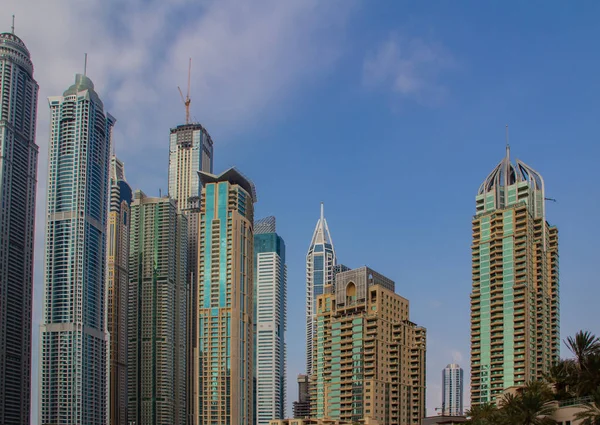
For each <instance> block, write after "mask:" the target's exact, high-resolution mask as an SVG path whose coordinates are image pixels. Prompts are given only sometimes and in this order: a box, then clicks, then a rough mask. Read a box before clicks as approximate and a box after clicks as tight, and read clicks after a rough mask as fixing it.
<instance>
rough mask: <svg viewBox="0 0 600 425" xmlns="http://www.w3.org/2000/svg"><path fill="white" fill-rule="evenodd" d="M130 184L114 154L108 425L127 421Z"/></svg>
mask: <svg viewBox="0 0 600 425" xmlns="http://www.w3.org/2000/svg"><path fill="white" fill-rule="evenodd" d="M131 201H132V193H131V187H130V186H129V185H128V184H127V181H126V180H125V168H124V166H123V163H122V162H121V161H119V159H118V158H117V157H116V156H114V155H113V156H112V157H111V159H110V210H109V212H108V237H107V242H108V246H107V260H106V261H107V264H106V266H107V270H108V273H107V276H106V286H107V291H108V332H109V333H110V389H109V392H110V396H109V399H110V425H127V340H128V336H127V310H128V305H129V303H128V300H127V298H128V296H129V294H128V292H129V290H128V288H129V220H130V217H131V214H130V212H131Z"/></svg>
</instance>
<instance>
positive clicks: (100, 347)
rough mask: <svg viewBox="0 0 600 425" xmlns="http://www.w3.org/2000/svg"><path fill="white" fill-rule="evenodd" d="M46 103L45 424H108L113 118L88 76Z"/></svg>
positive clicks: (42, 360) (42, 410)
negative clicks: (108, 226) (108, 264)
mask: <svg viewBox="0 0 600 425" xmlns="http://www.w3.org/2000/svg"><path fill="white" fill-rule="evenodd" d="M49 102H50V146H49V155H48V205H47V211H46V267H45V276H44V285H45V296H44V314H43V323H42V325H41V344H40V345H41V354H40V381H41V392H40V401H39V402H40V423H41V424H42V425H46V424H60V423H72V424H86V425H106V423H107V420H108V418H107V413H108V391H107V389H108V382H107V377H108V373H107V372H108V370H107V365H108V359H107V355H108V347H107V344H108V331H107V323H106V279H105V272H106V255H105V254H106V221H107V220H106V219H107V215H108V214H107V208H108V204H109V202H108V199H107V196H108V192H109V191H108V184H109V173H108V169H109V158H110V145H111V132H112V127H113V125H114V123H115V120H114V118H113V117H111V116H110V115H109V114H107V113H105V112H104V106H103V104H102V101H101V100H100V98H99V97H98V95H97V94H96V92H95V91H94V84H93V83H92V81H91V80H90V79H89V78H88V77H86V76H85V75H81V74H77V76H76V78H75V84H73V85H72V86H71V87H69V88H68V89H67V90H66V91H65V92H64V93H63V95H62V96H55V97H50V98H49Z"/></svg>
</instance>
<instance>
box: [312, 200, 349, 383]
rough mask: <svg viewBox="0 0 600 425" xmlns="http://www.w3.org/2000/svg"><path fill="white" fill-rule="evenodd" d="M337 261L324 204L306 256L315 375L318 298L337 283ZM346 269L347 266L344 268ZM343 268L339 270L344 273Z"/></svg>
mask: <svg viewBox="0 0 600 425" xmlns="http://www.w3.org/2000/svg"><path fill="white" fill-rule="evenodd" d="M336 264H337V259H336V256H335V249H334V247H333V241H332V240H331V235H330V234H329V226H327V220H325V214H324V212H323V204H322V203H321V217H320V218H319V221H317V225H316V227H315V231H314V233H313V237H312V240H311V241H310V247H309V248H308V253H307V254H306V372H307V374H308V375H309V376H310V375H311V374H312V373H313V340H314V337H315V320H316V318H317V297H318V296H319V295H321V294H323V290H324V288H325V286H327V285H333V284H334V283H335V266H336ZM343 267H344V268H345V266H343ZM342 270H343V268H341V269H339V271H342Z"/></svg>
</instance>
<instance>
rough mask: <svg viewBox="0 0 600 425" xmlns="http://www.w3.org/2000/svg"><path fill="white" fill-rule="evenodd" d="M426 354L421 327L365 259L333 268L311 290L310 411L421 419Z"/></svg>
mask: <svg viewBox="0 0 600 425" xmlns="http://www.w3.org/2000/svg"><path fill="white" fill-rule="evenodd" d="M425 354H426V331H425V328H422V327H420V326H417V325H415V324H414V323H413V322H411V321H410V319H409V303H408V300H407V299H405V298H402V297H401V296H400V295H398V294H396V293H394V282H393V281H391V280H390V279H388V278H386V277H385V276H382V275H380V274H379V273H376V272H375V271H373V270H371V269H369V268H367V267H362V268H359V269H355V270H350V271H347V272H342V273H339V274H338V275H337V276H336V284H335V290H334V289H333V286H332V285H328V286H327V287H326V289H325V293H324V294H323V295H320V296H319V297H317V320H316V332H315V339H314V345H313V365H314V372H313V375H312V376H311V383H310V393H311V418H312V419H327V420H333V421H346V422H357V421H361V420H367V421H376V423H378V424H380V425H408V424H420V423H421V420H422V418H423V417H425Z"/></svg>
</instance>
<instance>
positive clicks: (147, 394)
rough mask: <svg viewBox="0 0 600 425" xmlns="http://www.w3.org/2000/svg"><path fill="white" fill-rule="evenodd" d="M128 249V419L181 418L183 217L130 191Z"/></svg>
mask: <svg viewBox="0 0 600 425" xmlns="http://www.w3.org/2000/svg"><path fill="white" fill-rule="evenodd" d="M130 234H131V236H130V240H131V245H130V255H129V317H128V321H129V346H128V350H129V358H128V360H129V363H128V375H129V376H128V377H129V380H128V385H129V408H128V416H129V418H128V423H130V424H131V423H135V424H136V425H161V424H173V425H184V424H185V423H186V417H185V411H186V394H185V389H186V376H185V372H186V352H187V350H186V335H187V328H186V324H187V320H186V317H187V316H186V311H187V290H188V288H187V219H186V217H185V216H184V215H183V214H180V213H179V212H178V211H177V204H176V202H175V201H173V200H172V199H170V198H169V197H167V196H164V197H161V198H155V197H148V196H146V195H145V194H144V193H143V192H141V191H139V190H138V191H135V193H134V200H133V203H132V205H131V227H130Z"/></svg>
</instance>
